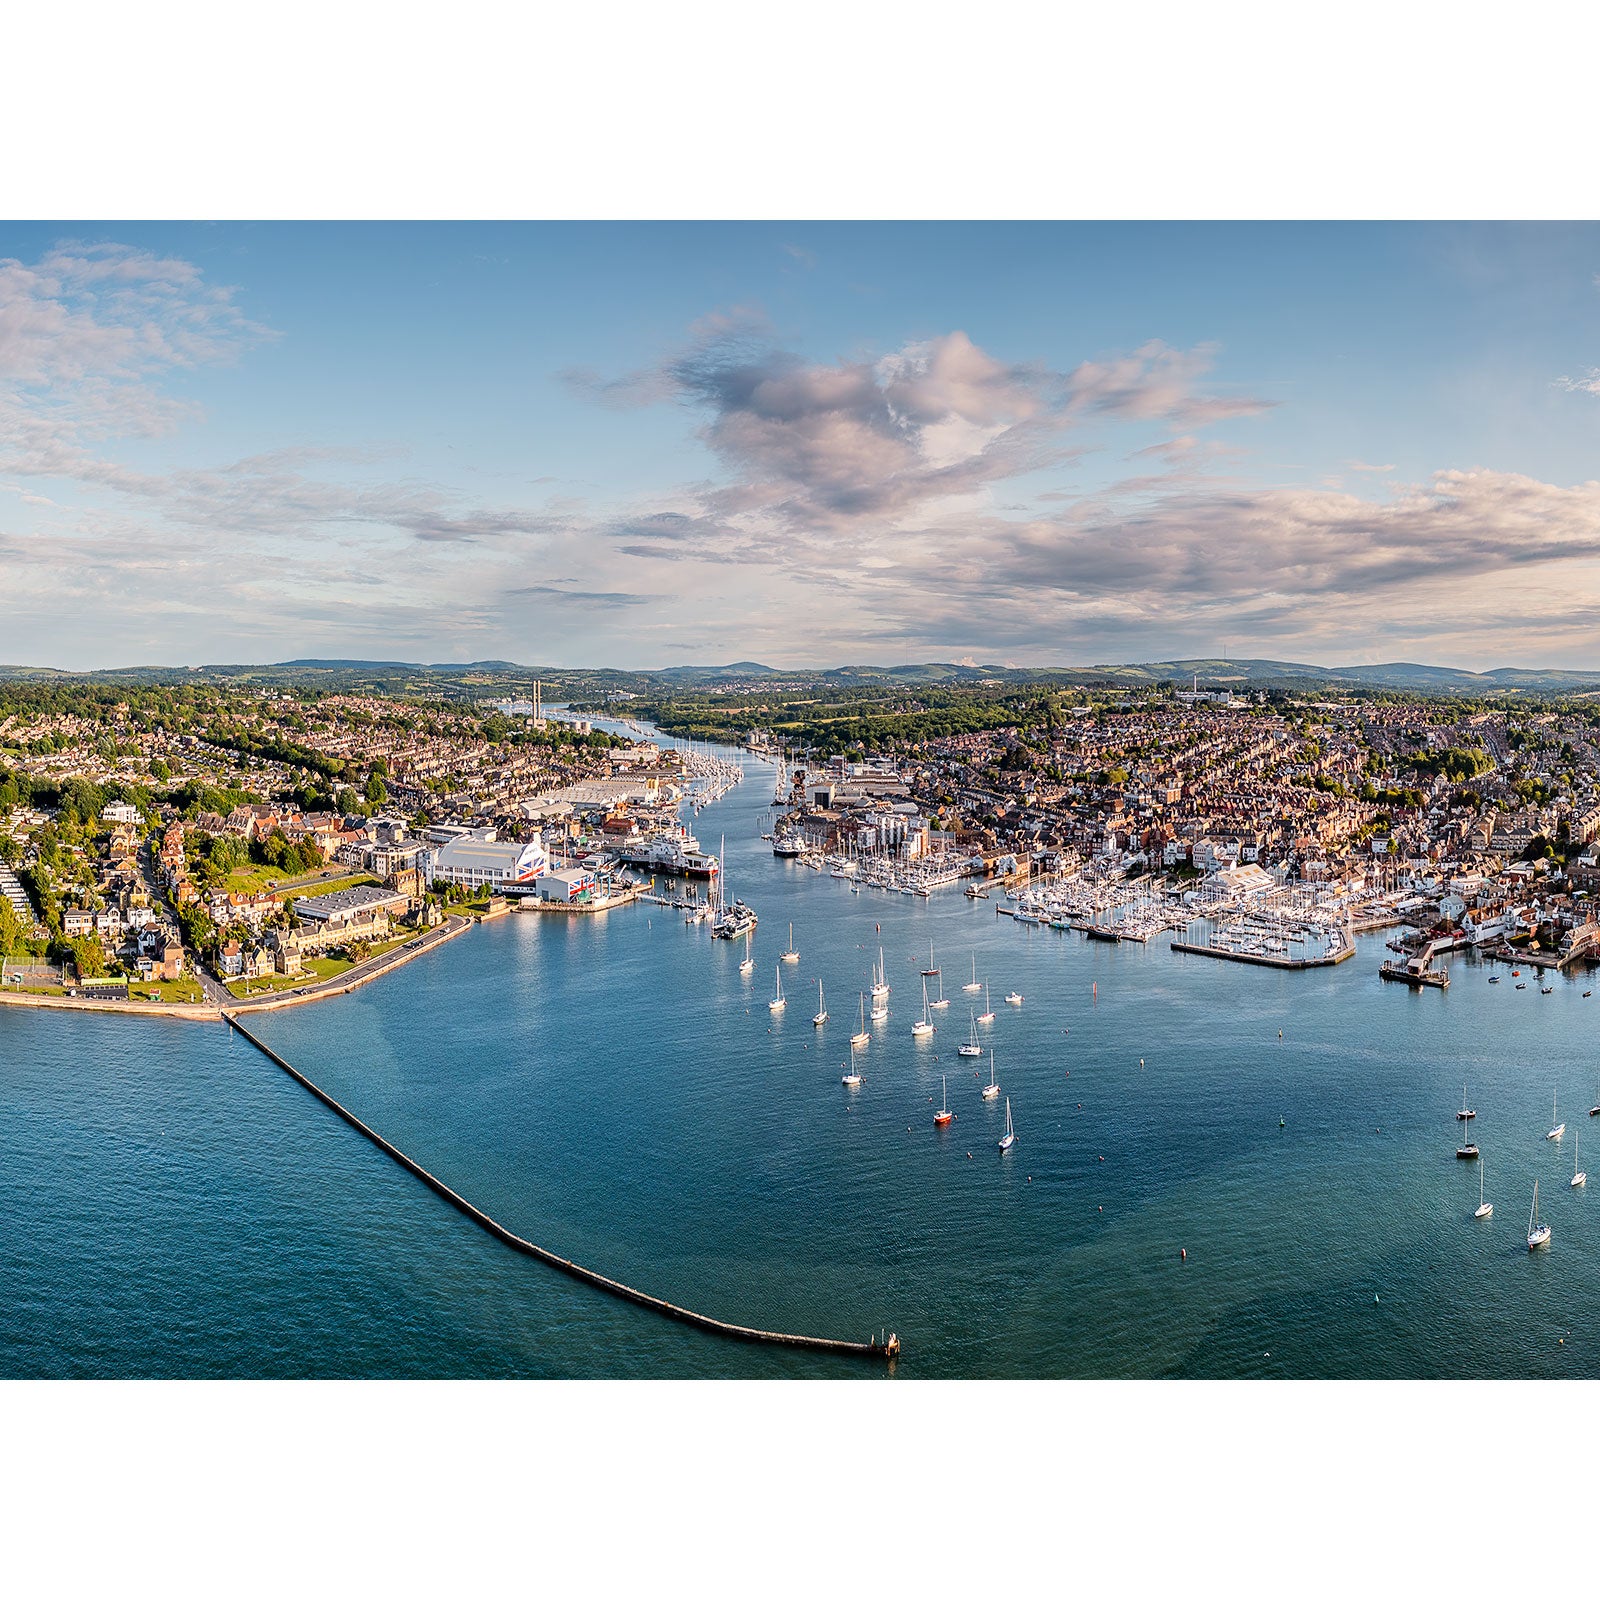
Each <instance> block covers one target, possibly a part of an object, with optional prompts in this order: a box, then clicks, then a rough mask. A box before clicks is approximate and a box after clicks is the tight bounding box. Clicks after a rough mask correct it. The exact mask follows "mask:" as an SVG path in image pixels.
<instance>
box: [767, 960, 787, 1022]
mask: <svg viewBox="0 0 1600 1600" xmlns="http://www.w3.org/2000/svg"><path fill="white" fill-rule="evenodd" d="M773 971H775V972H776V973H777V974H778V992H777V995H776V996H775V997H774V998H773V999H771V1000H769V1001H767V1010H768V1011H782V1010H783V1008H784V1007H785V1006H786V1005H788V1003H789V1002H788V1001H787V1000H785V999H784V998H783V968H782V967H774V968H773Z"/></svg>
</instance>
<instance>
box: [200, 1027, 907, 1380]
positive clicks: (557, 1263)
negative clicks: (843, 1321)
mask: <svg viewBox="0 0 1600 1600" xmlns="http://www.w3.org/2000/svg"><path fill="white" fill-rule="evenodd" d="M227 1022H228V1026H229V1027H230V1028H232V1029H233V1030H234V1031H235V1032H236V1033H239V1034H242V1035H243V1036H244V1037H245V1038H246V1039H248V1040H249V1041H250V1043H251V1044H253V1045H254V1046H255V1047H256V1049H257V1050H259V1051H260V1052H261V1053H262V1055H264V1056H265V1057H266V1058H267V1059H268V1060H269V1061H271V1062H273V1063H274V1064H276V1065H277V1066H279V1067H281V1068H282V1069H283V1070H284V1071H285V1072H287V1073H288V1074H289V1076H290V1077H291V1078H293V1079H294V1081H295V1082H296V1083H298V1084H299V1085H300V1087H301V1088H303V1089H306V1090H308V1091H309V1092H310V1093H311V1094H313V1095H315V1096H316V1098H317V1099H318V1100H320V1101H321V1102H322V1103H323V1104H324V1105H325V1106H327V1107H328V1109H329V1110H330V1111H333V1112H336V1113H337V1114H338V1115H339V1116H341V1117H343V1118H344V1120H345V1121H346V1122H348V1123H349V1124H350V1126H351V1127H352V1128H354V1129H355V1130H356V1131H357V1132H358V1133H362V1134H365V1135H366V1137H367V1138H368V1139H370V1140H371V1141H372V1142H373V1143H374V1144H375V1145H377V1147H378V1148H379V1149H380V1150H381V1151H383V1153H384V1154H385V1155H386V1156H388V1157H390V1159H391V1160H393V1161H396V1162H398V1163H399V1165H400V1166H402V1167H404V1168H405V1169H406V1171H407V1172H409V1173H411V1174H412V1176H413V1177H416V1178H420V1179H421V1180H422V1182H424V1183H425V1184H427V1186H428V1187H429V1188H430V1189H432V1190H433V1191H434V1193H435V1194H437V1195H439V1196H440V1197H441V1198H442V1199H444V1200H448V1201H449V1202H450V1204H451V1205H453V1206H454V1207H455V1208H456V1210H458V1211H459V1212H461V1214H462V1215H463V1216H466V1217H469V1218H471V1220H472V1221H473V1222H475V1223H477V1224H478V1226H479V1227H480V1228H482V1229H483V1230H484V1231H485V1232H486V1233H489V1234H492V1235H493V1236H494V1237H495V1238H496V1239H498V1240H499V1241H500V1242H501V1243H502V1244H505V1245H509V1246H510V1247H511V1248H512V1249H513V1250H519V1251H521V1252H522V1254H523V1255H527V1256H532V1257H533V1258H534V1259H535V1260H537V1261H542V1262H544V1263H545V1265H546V1266H551V1267H555V1268H556V1269H557V1270H558V1271H561V1272H565V1273H566V1274H568V1276H569V1277H573V1278H577V1279H578V1280H579V1281H580V1282H582V1283H587V1284H590V1285H592V1286H593V1287H594V1288H596V1289H603V1290H605V1292H606V1293H607V1294H613V1295H616V1296H617V1297H618V1298H619V1299H622V1300H631V1301H632V1302H633V1303H634V1304H635V1305H637V1306H644V1307H645V1308H646V1309H647V1310H650V1311H655V1312H658V1313H659V1314H660V1315H661V1316H664V1317H670V1318H672V1320H673V1321H675V1322H683V1323H687V1324H688V1325H689V1326H690V1327H693V1328H699V1329H701V1330H702V1331H703V1332H706V1333H715V1334H719V1335H720V1336H721V1337H723V1338H725V1339H743V1340H745V1341H746V1342H747V1343H750V1344H773V1345H783V1346H785V1347H787V1348H789V1349H792V1350H819V1351H827V1352H829V1353H831V1354H834V1355H841V1356H867V1357H870V1358H871V1359H874V1360H878V1361H887V1362H891V1363H892V1362H893V1361H894V1359H895V1358H896V1357H897V1356H898V1355H899V1354H900V1337H899V1335H898V1334H893V1333H891V1334H890V1335H889V1336H888V1338H887V1339H885V1340H884V1341H883V1343H881V1344H880V1343H879V1342H878V1341H877V1340H876V1339H869V1340H868V1341H867V1342H866V1343H865V1344H861V1343H858V1342H854V1341H852V1340H849V1339H821V1338H817V1337H816V1336H815V1335H812V1334H807V1333H776V1332H773V1331H771V1330H769V1329H766V1328H746V1327H743V1326H741V1325H740V1324H739V1323H736V1322H722V1321H720V1320H719V1319H718V1318H716V1317H708V1316H706V1315H705V1314H704V1312H700V1311H690V1310H689V1309H688V1308H687V1307H685V1306H679V1305H674V1304H673V1303H672V1302H671V1301H670V1300H662V1299H660V1298H659V1297H658V1296H656V1295H653V1294H646V1293H645V1292H644V1291H643V1290H642V1289H634V1288H631V1287H630V1286H629V1285H628V1284H625V1283H619V1282H618V1281H617V1280H616V1279H615V1278H608V1277H606V1276H604V1274H602V1273H599V1272H595V1271H593V1270H591V1269H590V1268H588V1267H585V1266H580V1265H579V1264H578V1263H577V1262H576V1261H569V1260H568V1259H567V1258H566V1257H565V1256H558V1255H557V1254H556V1253H555V1252H554V1251H553V1250H546V1249H545V1248H544V1247H543V1246H542V1245H537V1244H534V1243H533V1242H532V1241H531V1240H528V1239H524V1238H523V1237H522V1236H521V1235H520V1234H515V1233H513V1232H512V1231H511V1230H510V1229H509V1228H507V1227H505V1226H504V1225H503V1224H501V1223H499V1222H496V1221H495V1219H494V1218H493V1217H491V1216H490V1215H489V1214H488V1212H486V1211H480V1210H479V1209H478V1207H477V1206H475V1205H473V1203H472V1202H471V1201H470V1200H468V1199H466V1198H464V1197H463V1196H462V1195H459V1194H457V1193H456V1191H455V1190H454V1189H452V1188H451V1187H450V1186H449V1185H448V1184H447V1183H445V1182H444V1181H443V1179H441V1178H436V1177H435V1176H434V1175H433V1174H432V1173H431V1172H429V1171H428V1169H427V1168H426V1167H424V1166H423V1165H422V1164H421V1163H420V1162H417V1161H413V1160H412V1159H411V1157H410V1156H408V1155H407V1154H406V1153H405V1151H404V1150H401V1149H400V1148H399V1147H398V1146H396V1145H393V1144H391V1143H390V1142H389V1141H388V1140H387V1139H385V1138H384V1137H383V1135H382V1134H381V1133H379V1132H378V1131H377V1130H376V1129H374V1128H370V1127H368V1126H367V1124H366V1123H364V1122H363V1121H362V1120H361V1118H360V1117H358V1116H357V1115H356V1114H355V1112H353V1111H351V1110H350V1109H349V1108H348V1107H347V1106H343V1105H341V1104H340V1103H339V1102H338V1101H337V1100H335V1099H334V1098H333V1096H332V1095H331V1094H329V1093H328V1092H327V1091H326V1090H324V1089H320V1088H318V1087H317V1085H316V1084H314V1083H313V1082H312V1081H311V1079H310V1078H308V1077H307V1076H306V1075H305V1074H304V1073H303V1072H301V1071H300V1070H299V1069H298V1068H297V1067H293V1066H291V1065H290V1064H289V1063H288V1062H287V1061H285V1060H284V1058H283V1057H282V1056H280V1055H279V1054H278V1052H277V1051H276V1050H274V1049H272V1047H271V1046H270V1045H267V1044H264V1043H263V1042H262V1041H261V1040H260V1039H258V1038H257V1037H256V1036H255V1035H254V1034H253V1033H252V1032H251V1031H250V1030H249V1029H248V1028H247V1027H245V1025H244V1024H243V1023H242V1022H240V1021H239V1020H238V1018H237V1017H234V1016H232V1015H229V1016H228V1017H227Z"/></svg>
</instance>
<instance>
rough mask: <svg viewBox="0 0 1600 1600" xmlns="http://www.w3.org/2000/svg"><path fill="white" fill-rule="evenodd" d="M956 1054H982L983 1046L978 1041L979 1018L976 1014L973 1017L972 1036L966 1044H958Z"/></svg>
mask: <svg viewBox="0 0 1600 1600" xmlns="http://www.w3.org/2000/svg"><path fill="white" fill-rule="evenodd" d="M956 1054H957V1055H963V1056H981V1055H982V1054H983V1046H982V1045H981V1044H979V1043H978V1018H977V1016H976V1014H974V1016H973V1018H972V1036H971V1038H969V1039H968V1040H967V1042H966V1043H965V1044H963V1045H957V1047H956Z"/></svg>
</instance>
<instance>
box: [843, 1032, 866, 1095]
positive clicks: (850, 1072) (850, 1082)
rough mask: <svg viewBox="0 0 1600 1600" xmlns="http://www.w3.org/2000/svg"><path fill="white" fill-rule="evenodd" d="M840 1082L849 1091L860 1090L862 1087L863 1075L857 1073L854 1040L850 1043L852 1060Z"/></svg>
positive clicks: (848, 1063) (846, 1064)
mask: <svg viewBox="0 0 1600 1600" xmlns="http://www.w3.org/2000/svg"><path fill="white" fill-rule="evenodd" d="M839 1082H840V1083H842V1084H843V1085H844V1086H845V1088H847V1089H859V1088H860V1087H861V1074H860V1073H859V1072H857V1071H856V1051H855V1041H854V1040H853V1039H852V1040H851V1041H850V1059H849V1061H847V1062H846V1063H845V1069H844V1074H843V1076H842V1077H840V1079H839Z"/></svg>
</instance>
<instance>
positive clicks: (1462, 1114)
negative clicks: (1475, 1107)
mask: <svg viewBox="0 0 1600 1600" xmlns="http://www.w3.org/2000/svg"><path fill="white" fill-rule="evenodd" d="M1477 1114H1478V1113H1477V1112H1476V1111H1468V1110H1467V1086H1466V1084H1462V1085H1461V1109H1460V1110H1459V1111H1458V1112H1456V1121H1457V1122H1470V1121H1471V1120H1472V1119H1473V1118H1474V1117H1475V1116H1477Z"/></svg>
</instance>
